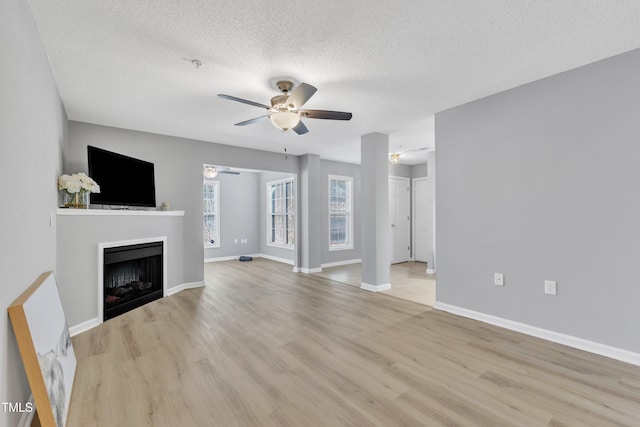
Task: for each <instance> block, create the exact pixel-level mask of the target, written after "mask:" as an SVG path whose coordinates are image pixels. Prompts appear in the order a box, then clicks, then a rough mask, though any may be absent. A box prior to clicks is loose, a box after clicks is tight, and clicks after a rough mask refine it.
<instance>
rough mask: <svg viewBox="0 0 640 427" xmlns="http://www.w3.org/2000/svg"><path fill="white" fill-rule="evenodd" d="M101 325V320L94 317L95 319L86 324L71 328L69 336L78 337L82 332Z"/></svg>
mask: <svg viewBox="0 0 640 427" xmlns="http://www.w3.org/2000/svg"><path fill="white" fill-rule="evenodd" d="M100 323H102V322H101V321H100V319H98V318H97V317H94V318H93V319H89V320H87V321H86V322H82V323H79V324H77V325H74V326H71V327H70V328H69V335H71V336H72V337H75V336H76V335H78V334H80V333H82V332H85V331H88V330H89V329H93V328H95V327H96V326H98V325H99V324H100Z"/></svg>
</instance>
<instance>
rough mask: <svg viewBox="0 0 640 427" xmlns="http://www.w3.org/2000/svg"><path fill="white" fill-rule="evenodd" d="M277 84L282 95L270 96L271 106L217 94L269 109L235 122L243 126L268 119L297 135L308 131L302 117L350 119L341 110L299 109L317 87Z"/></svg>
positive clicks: (301, 84) (282, 81)
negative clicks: (250, 117) (251, 117)
mask: <svg viewBox="0 0 640 427" xmlns="http://www.w3.org/2000/svg"><path fill="white" fill-rule="evenodd" d="M277 86H278V89H279V90H280V91H281V92H282V95H276V96H274V97H273V98H271V107H269V106H267V105H264V104H260V103H258V102H253V101H248V100H246V99H242V98H236V97H235V96H231V95H225V94H222V93H220V94H218V96H219V97H220V98H224V99H228V100H231V101H236V102H241V103H243V104H248V105H253V106H254V107H258V108H264V109H265V110H267V111H269V114H266V115H264V116H260V117H256V118H255V119H249V120H245V121H244V122H240V123H236V124H235V125H236V126H245V125H249V124H252V123H256V122H258V121H261V120H265V119H269V120H271V123H273V125H274V126H275V127H277V128H278V129H281V130H284V131H286V130H289V129H292V130H293V131H294V132H295V133H297V134H298V135H302V134H305V133H307V132H309V129H307V127H306V126H305V125H304V123H303V122H302V120H300V119H301V118H302V117H306V118H309V119H328V120H351V117H352V114H351V113H345V112H342V111H327V110H301V109H300V108H301V107H302V106H303V105H304V104H305V102H307V101H308V100H309V98H311V97H312V96H313V94H314V93H316V90H317V89H316V88H315V87H313V86H311V85H310V84H307V83H300V85H298V87H296V88H295V90H293V91H292V89H293V83H292V82H290V81H288V80H281V81H279V82H278V84H277Z"/></svg>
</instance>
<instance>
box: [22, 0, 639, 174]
mask: <svg viewBox="0 0 640 427" xmlns="http://www.w3.org/2000/svg"><path fill="white" fill-rule="evenodd" d="M28 1H29V2H30V4H31V6H32V10H33V13H34V16H35V19H36V22H37V25H38V28H39V31H40V34H41V37H42V41H43V43H44V46H45V50H46V51H47V54H48V56H49V60H50V62H51V67H52V69H53V73H54V75H55V78H56V81H57V84H58V89H59V91H60V96H61V97H62V101H63V103H64V105H65V108H66V110H67V113H68V116H69V118H70V119H72V120H78V121H84V122H90V123H98V124H104V125H108V126H116V127H121V128H127V129H135V130H141V131H147V132H154V133H160V134H166V135H174V136H180V137H186V138H194V139H200V140H206V141H213V142H219V143H222V144H230V145H239V146H245V147H251V148H258V149H262V150H269V151H276V152H281V151H282V150H283V149H284V148H285V147H286V148H287V151H288V152H289V153H291V154H305V153H315V154H320V155H321V156H322V157H323V158H326V159H333V160H342V161H347V162H354V163H357V162H359V159H360V154H359V150H360V136H361V135H364V134H367V133H371V132H383V133H388V134H389V135H390V142H391V151H400V152H404V153H406V154H405V155H403V156H402V159H403V161H404V162H405V163H416V162H419V161H423V159H424V157H421V156H423V155H424V151H423V152H418V151H412V150H416V149H418V148H423V147H430V148H432V147H433V145H434V136H433V132H434V124H433V113H435V112H438V111H442V110H445V109H448V108H451V107H454V106H456V105H459V104H463V103H466V102H469V101H472V100H474V99H478V98H481V97H484V96H487V95H490V94H493V93H496V92H499V91H502V90H505V89H509V88H512V87H515V86H518V85H521V84H524V83H527V82H530V81H533V80H537V79H540V78H543V77H546V76H549V75H552V74H556V73H558V72H562V71H566V70H569V69H571V68H575V67H578V66H581V65H584V64H587V63H590V62H594V61H597V60H600V59H603V58H606V57H609V56H612V55H615V54H618V53H622V52H626V51H629V50H632V49H634V48H638V47H640V25H638V22H639V18H640V2H639V1H637V0H629V1H623V0H616V1H611V0H602V1H589V0H563V1H551V0H546V1H528V0H520V1H516V0H466V1H464V0H458V1H455V0H454V1H442V0H438V1H436V0H412V1H397V2H389V1H381V0H353V1H333V0H328V1H314V2H310V1H300V0H290V1H274V0H269V1H266V0H252V1H247V0H237V1H233V2H231V1H215V0H182V1H175V0H138V1H133V0H102V1H98V0H56V1H51V0H28ZM194 58H197V59H199V60H201V61H202V62H203V65H202V66H201V67H199V68H196V67H195V66H194V64H192V63H191V62H190V60H191V59H194ZM285 76H286V77H292V78H293V79H294V80H296V81H299V82H300V81H303V82H307V83H310V84H313V85H314V86H316V87H317V88H318V92H317V93H316V94H315V95H314V96H313V98H311V100H310V101H309V102H308V103H307V104H306V105H305V107H306V108H310V109H329V110H331V109H332V110H339V111H350V112H352V113H353V119H352V120H351V121H350V122H338V121H327V120H312V119H306V120H305V123H306V125H307V127H308V128H309V130H310V132H309V133H308V134H306V135H303V136H298V135H296V134H295V133H293V132H291V131H289V132H286V133H285V132H281V131H279V130H277V129H276V128H274V127H273V126H272V125H271V124H270V123H269V122H268V121H263V122H260V123H257V124H254V125H251V126H246V127H237V126H233V124H234V123H236V122H239V121H242V120H246V119H250V118H253V117H257V116H260V115H262V114H263V111H262V110H260V109H258V108H255V107H251V106H248V105H243V104H238V103H234V102H231V101H227V100H223V99H219V98H217V97H216V94H218V93H225V94H230V95H234V96H237V97H241V98H246V99H250V100H253V101H257V102H260V103H264V104H268V103H269V99H270V98H271V97H272V96H274V95H276V94H277V91H276V89H275V87H274V81H275V80H277V78H278V77H285Z"/></svg>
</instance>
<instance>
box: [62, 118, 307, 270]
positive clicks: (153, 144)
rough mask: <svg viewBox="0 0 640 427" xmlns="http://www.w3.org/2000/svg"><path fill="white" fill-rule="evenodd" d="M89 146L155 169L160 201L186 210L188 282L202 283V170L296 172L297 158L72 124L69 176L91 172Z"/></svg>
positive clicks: (70, 130) (78, 123)
mask: <svg viewBox="0 0 640 427" xmlns="http://www.w3.org/2000/svg"><path fill="white" fill-rule="evenodd" d="M87 145H93V146H96V147H100V148H104V149H106V150H111V151H115V152H118V153H122V154H125V155H128V156H131V157H135V158H138V159H142V160H146V161H149V162H153V163H154V164H155V177H156V200H157V201H158V204H160V203H162V202H165V201H167V202H169V203H171V208H172V209H174V210H184V211H185V217H184V275H183V276H184V277H183V279H184V281H185V282H186V283H189V282H200V281H202V280H204V245H203V243H202V165H203V163H207V164H213V165H226V166H231V167H240V168H246V169H257V170H278V171H283V172H290V173H297V172H298V157H296V156H288V158H285V156H283V155H282V154H277V153H270V152H265V151H258V150H251V149H247V148H239V147H233V146H229V145H221V144H214V143H211V142H205V141H196V140H192V139H184V138H176V137H172V136H165V135H157V134H152V133H146V132H138V131H132V130H126V129H118V128H113V127H107V126H99V125H94V124H89V123H80V122H74V121H71V122H70V125H69V158H68V161H67V162H66V163H65V171H73V172H77V171H85V172H86V171H87Z"/></svg>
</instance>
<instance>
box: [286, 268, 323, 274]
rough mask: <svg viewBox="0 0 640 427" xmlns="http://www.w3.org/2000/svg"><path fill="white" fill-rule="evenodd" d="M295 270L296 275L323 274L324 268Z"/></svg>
mask: <svg viewBox="0 0 640 427" xmlns="http://www.w3.org/2000/svg"><path fill="white" fill-rule="evenodd" d="M293 269H294V271H295V272H296V273H298V272H299V273H305V274H311V273H322V267H316V268H305V267H294V268H293ZM296 270H297V271H296Z"/></svg>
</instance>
